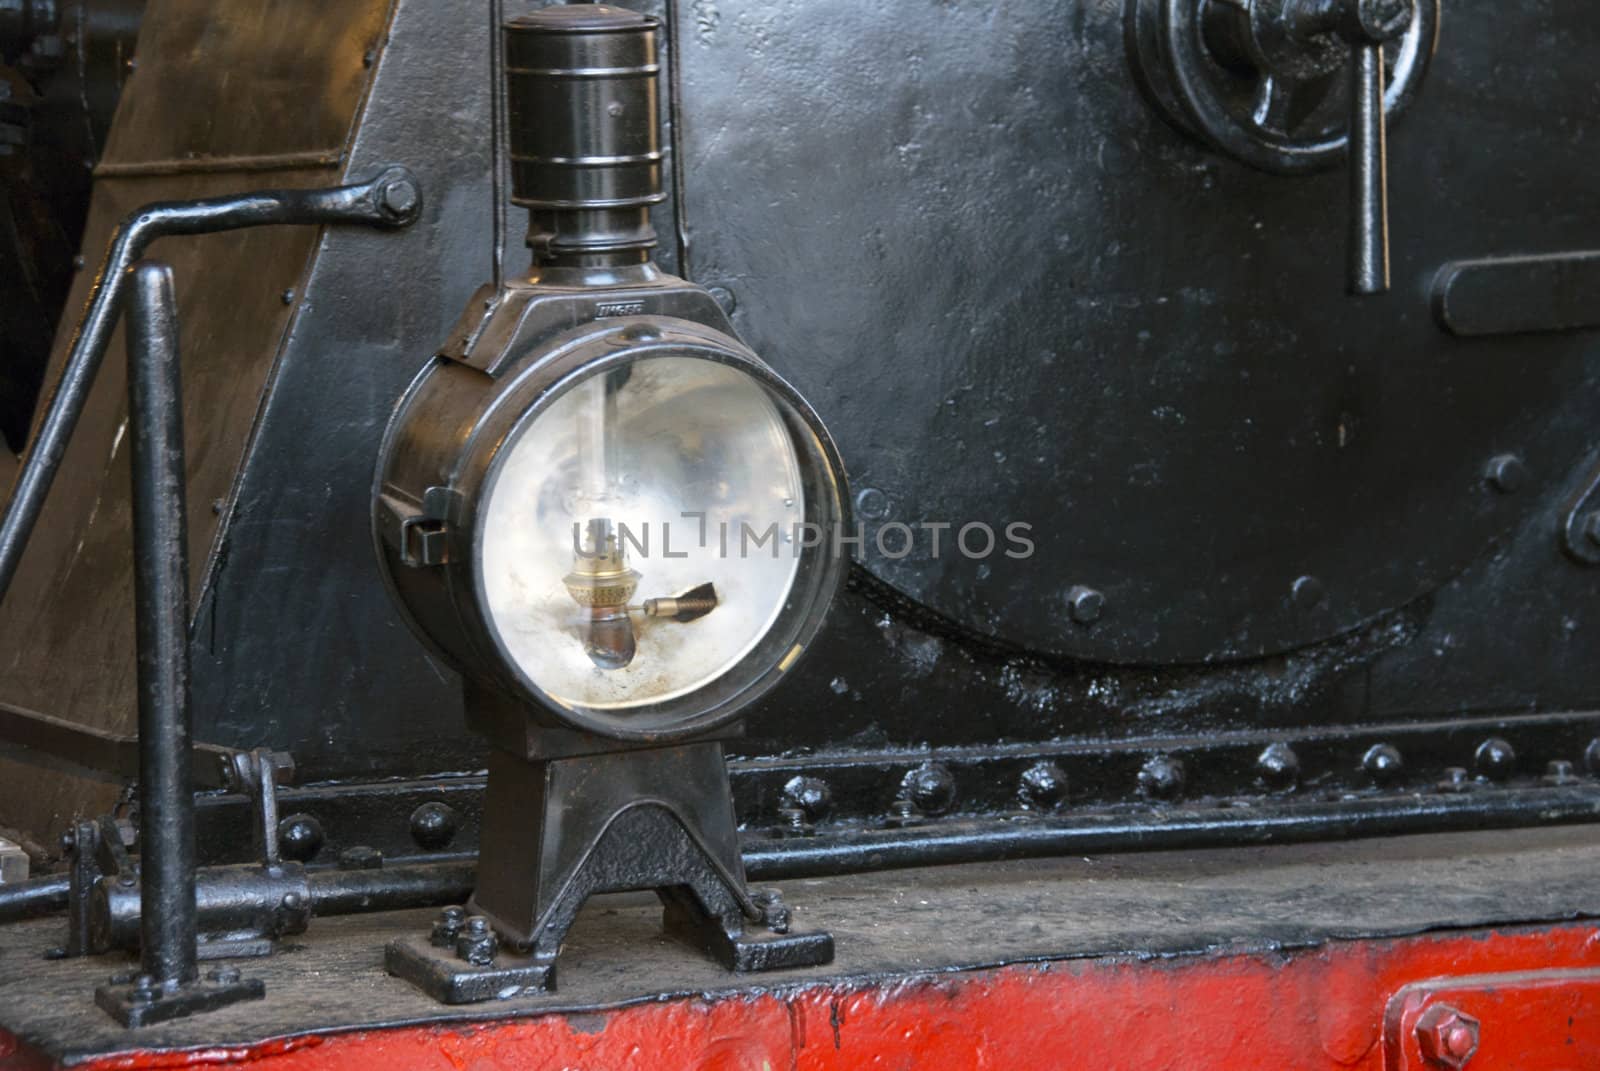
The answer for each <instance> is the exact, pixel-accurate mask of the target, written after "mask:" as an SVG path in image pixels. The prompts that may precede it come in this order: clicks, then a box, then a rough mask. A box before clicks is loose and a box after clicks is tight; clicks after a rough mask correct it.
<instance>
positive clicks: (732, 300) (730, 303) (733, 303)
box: [707, 286, 739, 316]
mask: <svg viewBox="0 0 1600 1071" xmlns="http://www.w3.org/2000/svg"><path fill="white" fill-rule="evenodd" d="M707 292H708V293H709V294H710V295H711V297H712V300H714V301H715V302H716V303H717V304H718V305H720V306H721V307H722V311H723V312H725V313H727V314H728V315H729V316H732V315H733V310H734V309H737V308H738V307H739V299H738V298H736V297H734V296H733V291H732V290H729V289H728V288H727V287H725V286H713V287H711V288H710V289H709V290H708V291H707Z"/></svg>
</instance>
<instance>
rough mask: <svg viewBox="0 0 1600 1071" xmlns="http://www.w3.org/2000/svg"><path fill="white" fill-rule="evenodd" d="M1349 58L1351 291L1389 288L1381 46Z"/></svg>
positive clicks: (1356, 51) (1364, 292)
mask: <svg viewBox="0 0 1600 1071" xmlns="http://www.w3.org/2000/svg"><path fill="white" fill-rule="evenodd" d="M1352 51H1353V54H1352V56H1351V58H1350V59H1351V62H1350V72H1351V81H1350V292H1351V293H1352V294H1360V295H1367V294H1382V293H1384V292H1385V291H1387V290H1388V289H1389V194H1388V174H1387V172H1388V158H1389V149H1388V145H1387V144H1385V136H1386V132H1385V130H1384V116H1383V46H1382V45H1377V44H1361V45H1357V46H1356V47H1355V48H1354V49H1353V50H1352Z"/></svg>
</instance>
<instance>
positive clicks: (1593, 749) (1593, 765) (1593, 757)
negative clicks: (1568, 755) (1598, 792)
mask: <svg viewBox="0 0 1600 1071" xmlns="http://www.w3.org/2000/svg"><path fill="white" fill-rule="evenodd" d="M1583 764H1584V765H1585V766H1587V767H1588V768H1589V772H1590V773H1592V774H1600V736H1597V737H1595V738H1594V739H1593V740H1591V741H1589V747H1588V750H1586V751H1585V752H1584V753H1583Z"/></svg>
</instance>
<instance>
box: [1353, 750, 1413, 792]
mask: <svg viewBox="0 0 1600 1071" xmlns="http://www.w3.org/2000/svg"><path fill="white" fill-rule="evenodd" d="M1405 767H1406V763H1405V759H1404V758H1403V757H1402V756H1401V754H1400V749H1399V748H1397V747H1395V746H1394V745H1393V744H1373V745H1372V746H1371V747H1370V748H1368V749H1367V753H1366V754H1365V755H1363V756H1361V768H1362V769H1363V770H1365V771H1366V772H1367V776H1368V777H1370V778H1372V780H1373V783H1375V784H1379V785H1392V784H1394V783H1395V782H1396V781H1399V780H1400V775H1401V774H1402V773H1404V772H1405Z"/></svg>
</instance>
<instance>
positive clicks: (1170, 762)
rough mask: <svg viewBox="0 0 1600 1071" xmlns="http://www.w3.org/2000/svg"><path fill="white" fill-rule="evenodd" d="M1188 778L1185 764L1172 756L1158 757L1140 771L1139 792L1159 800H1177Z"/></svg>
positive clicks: (1150, 760)
mask: <svg viewBox="0 0 1600 1071" xmlns="http://www.w3.org/2000/svg"><path fill="white" fill-rule="evenodd" d="M1185 779H1186V777H1185V774H1184V769H1183V763H1182V762H1181V761H1179V760H1178V759H1175V758H1173V757H1171V756H1170V755H1156V756H1155V757H1153V758H1151V759H1149V760H1148V761H1147V762H1146V763H1145V764H1144V766H1143V767H1142V768H1141V769H1140V770H1139V791H1141V792H1143V793H1144V794H1145V795H1146V796H1151V797H1153V798H1155V799H1158V800H1170V799H1176V798H1177V797H1178V796H1179V795H1180V794H1182V792H1183V783H1184V781H1185Z"/></svg>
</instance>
